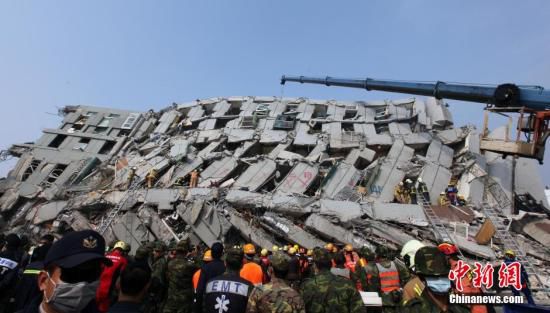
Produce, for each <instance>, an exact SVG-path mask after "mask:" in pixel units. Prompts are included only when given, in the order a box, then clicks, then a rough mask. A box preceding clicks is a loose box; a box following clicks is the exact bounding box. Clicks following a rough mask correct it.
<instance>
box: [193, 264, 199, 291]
mask: <svg viewBox="0 0 550 313" xmlns="http://www.w3.org/2000/svg"><path fill="white" fill-rule="evenodd" d="M199 278H201V270H200V269H198V270H197V271H196V272H195V274H193V289H194V290H197V287H198V286H199Z"/></svg>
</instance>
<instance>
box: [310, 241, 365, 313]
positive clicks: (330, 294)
mask: <svg viewBox="0 0 550 313" xmlns="http://www.w3.org/2000/svg"><path fill="white" fill-rule="evenodd" d="M313 259H314V261H315V262H316V263H317V262H323V263H325V262H328V264H330V262H331V260H330V257H329V254H328V253H327V252H326V251H325V250H322V249H317V250H315V251H314V255H313ZM301 294H302V297H303V299H304V304H305V308H306V312H308V313H319V312H323V313H325V312H327V313H332V312H334V313H336V312H342V313H345V312H365V308H364V306H363V301H362V300H361V296H360V295H359V292H358V291H357V290H356V289H355V287H354V286H353V283H352V282H351V281H350V280H349V279H345V278H343V277H338V276H335V275H333V274H331V273H330V271H329V269H327V268H325V269H321V270H320V271H319V273H318V274H317V275H315V276H313V277H312V278H309V279H307V280H306V281H305V282H304V283H303V284H302V286H301Z"/></svg>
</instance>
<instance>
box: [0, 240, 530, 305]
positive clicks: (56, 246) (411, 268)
mask: <svg viewBox="0 0 550 313" xmlns="http://www.w3.org/2000/svg"><path fill="white" fill-rule="evenodd" d="M0 239H2V240H0V242H1V244H0V246H1V253H0V313H9V312H45V313H56V312H57V313H61V312H63V313H65V312H66V313H73V312H101V313H105V312H144V313H153V312H165V313H187V312H197V313H198V312H212V313H233V312H246V313H264V312H300V313H303V312H308V313H318V312H319V313H320V312H365V304H364V302H363V300H362V297H361V295H360V291H366V292H376V293H378V294H379V295H380V297H381V298H382V304H383V306H382V308H381V309H380V310H381V311H382V312H402V311H405V312H475V313H483V312H489V311H490V310H491V308H489V307H486V306H485V305H468V306H466V305H460V304H452V303H449V300H448V299H449V298H448V295H449V293H450V292H454V293H460V292H459V291H458V290H457V289H456V288H455V286H454V284H452V283H451V281H450V280H449V278H448V274H449V270H450V269H451V268H454V267H456V263H457V260H458V249H457V248H456V247H455V246H454V245H452V244H449V243H443V244H441V245H439V246H438V247H430V246H425V245H424V244H422V243H420V242H419V241H416V240H412V241H410V242H408V243H407V244H405V245H404V246H403V247H402V249H401V253H400V254H399V255H394V252H393V251H391V250H390V249H388V248H387V247H386V246H384V245H379V246H377V247H376V249H375V251H372V250H371V249H370V248H368V247H361V248H360V249H354V247H353V246H352V245H350V244H347V245H344V246H343V247H342V246H337V245H335V244H332V243H328V244H327V245H326V246H324V247H316V248H314V249H305V248H303V247H299V246H298V245H285V246H282V247H278V246H273V247H269V248H268V247H263V248H261V247H257V246H255V245H253V244H252V243H246V244H244V245H242V246H240V245H238V246H229V247H226V246H224V245H223V244H222V243H221V242H216V243H213V244H212V245H211V246H210V247H204V248H201V247H193V246H192V245H191V244H190V242H189V241H188V240H181V241H179V242H171V243H170V244H169V245H168V246H167V245H165V244H164V243H163V242H150V243H144V244H143V245H142V246H140V247H138V248H137V249H136V251H135V253H134V254H133V255H131V254H130V251H132V249H131V247H130V245H129V244H127V243H125V242H123V241H116V242H113V243H112V244H111V245H109V246H107V247H106V243H105V240H104V239H103V237H102V236H101V235H100V234H99V233H97V232H95V231H93V230H85V231H77V232H70V233H67V234H65V235H64V236H63V237H61V238H60V239H58V240H56V241H55V240H54V237H53V236H51V235H45V236H43V237H42V238H41V239H40V242H39V243H38V245H37V246H36V247H34V248H33V249H32V251H28V250H27V248H28V246H29V245H30V243H29V242H28V240H27V239H26V238H20V237H19V236H17V235H15V234H9V235H7V236H6V237H5V238H0ZM510 253H513V252H510ZM508 257H510V258H512V257H513V256H512V255H509V256H508ZM510 260H512V259H510ZM462 279H463V281H462V284H463V286H465V287H466V288H464V289H463V291H461V292H463V293H464V292H467V293H468V294H481V293H482V291H481V290H480V289H479V288H475V287H474V286H473V285H472V283H471V277H470V276H469V275H466V276H465V277H464V278H462ZM524 292H525V294H526V295H527V296H528V298H529V297H530V294H528V290H524ZM529 301H532V298H530V299H529ZM369 312H371V310H370V309H369Z"/></svg>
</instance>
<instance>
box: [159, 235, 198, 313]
mask: <svg viewBox="0 0 550 313" xmlns="http://www.w3.org/2000/svg"><path fill="white" fill-rule="evenodd" d="M190 248H191V247H190V245H189V241H188V240H180V241H179V242H178V243H177V244H176V248H175V251H176V255H175V257H174V259H172V260H171V261H170V262H169V263H168V268H167V270H166V281H167V282H168V293H167V297H166V303H165V305H164V310H163V312H164V313H174V312H176V313H190V312H191V311H192V310H193V307H192V305H193V293H194V290H193V274H194V273H195V271H196V270H197V265H196V264H195V263H194V262H193V261H192V260H190V259H188V258H187V256H188V254H189V252H190Z"/></svg>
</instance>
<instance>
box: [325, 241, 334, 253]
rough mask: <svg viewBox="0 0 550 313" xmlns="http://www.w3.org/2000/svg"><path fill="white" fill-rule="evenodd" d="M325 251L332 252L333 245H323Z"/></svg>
mask: <svg viewBox="0 0 550 313" xmlns="http://www.w3.org/2000/svg"><path fill="white" fill-rule="evenodd" d="M325 249H326V250H327V251H328V252H332V250H333V249H334V245H333V244H332V243H327V244H326V245H325Z"/></svg>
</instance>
